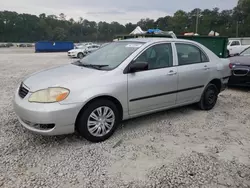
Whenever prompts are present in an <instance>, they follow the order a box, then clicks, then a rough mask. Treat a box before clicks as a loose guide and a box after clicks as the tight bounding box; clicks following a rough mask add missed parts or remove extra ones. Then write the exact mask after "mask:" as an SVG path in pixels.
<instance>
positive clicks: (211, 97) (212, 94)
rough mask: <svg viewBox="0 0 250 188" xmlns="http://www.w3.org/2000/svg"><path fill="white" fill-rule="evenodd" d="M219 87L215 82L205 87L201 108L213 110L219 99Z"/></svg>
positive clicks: (199, 104) (200, 102)
mask: <svg viewBox="0 0 250 188" xmlns="http://www.w3.org/2000/svg"><path fill="white" fill-rule="evenodd" d="M218 94H219V91H218V88H217V87H216V85H214V84H208V85H207V87H206V88H205V90H204V92H203V94H202V96H201V100H200V101H199V103H198V106H199V108H200V109H201V110H211V109H212V108H213V107H214V106H215V104H216V102H217V99H218Z"/></svg>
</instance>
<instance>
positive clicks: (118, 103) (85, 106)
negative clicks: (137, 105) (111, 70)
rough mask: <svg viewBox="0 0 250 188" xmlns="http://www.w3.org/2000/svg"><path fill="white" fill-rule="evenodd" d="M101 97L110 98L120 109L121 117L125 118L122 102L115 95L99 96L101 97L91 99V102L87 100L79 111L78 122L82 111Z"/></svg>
mask: <svg viewBox="0 0 250 188" xmlns="http://www.w3.org/2000/svg"><path fill="white" fill-rule="evenodd" d="M100 99H106V100H109V101H111V102H113V103H114V104H115V105H116V107H117V109H118V111H119V114H120V119H121V120H122V118H123V108H122V105H121V103H120V101H118V100H117V99H116V98H115V97H111V96H99V97H96V98H94V99H91V100H90V101H89V102H87V103H86V104H85V105H84V106H83V107H82V109H81V110H80V112H79V113H78V115H77V117H76V122H77V121H78V118H79V116H80V115H81V113H82V112H83V111H84V109H86V108H87V107H88V105H90V104H91V103H92V102H94V101H96V100H100Z"/></svg>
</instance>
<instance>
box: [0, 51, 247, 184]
mask: <svg viewBox="0 0 250 188" xmlns="http://www.w3.org/2000/svg"><path fill="white" fill-rule="evenodd" d="M71 61H73V60H71V59H69V58H68V57H67V54H66V53H41V54H36V53H34V49H32V48H27V49H17V48H9V49H0V88H1V90H0V91H1V97H0V118H1V119H0V187H6V188H7V187H8V188H11V187H13V188H14V187H32V188H34V187H53V188H55V187H60V188H64V187H65V188H66V187H71V188H76V187H93V188H98V187H212V188H216V187H221V188H224V187H250V92H249V91H247V90H246V89H227V90H226V91H224V92H223V93H221V94H220V96H219V99H218V103H217V105H216V106H215V108H214V109H213V110H211V111H208V112H207V111H200V110H197V109H196V108H195V107H194V106H187V107H182V108H178V109H173V110H168V111H164V112H160V113H156V114H153V115H148V116H146V117H141V118H137V119H134V120H129V121H126V122H124V123H123V125H122V126H121V127H119V129H118V130H117V131H116V132H115V134H114V135H113V136H112V137H111V138H110V139H109V140H107V141H105V142H103V143H98V144H93V143H89V142H87V141H86V140H84V139H82V138H80V137H79V136H77V135H75V134H73V135H66V136H57V137H44V136H39V135H34V134H32V133H30V132H28V131H26V130H24V129H23V128H22V127H21V125H20V123H19V122H18V121H17V118H16V116H15V114H14V112H13V107H12V103H11V100H12V98H13V94H14V91H15V89H16V87H17V86H18V84H19V83H20V81H22V79H23V78H24V77H25V76H27V75H28V74H30V73H33V72H35V71H38V70H41V69H45V68H49V67H53V66H57V65H61V64H67V63H70V62H71ZM83 76H84V75H83ZM41 81H42V80H41Z"/></svg>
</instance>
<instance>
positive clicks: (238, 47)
mask: <svg viewBox="0 0 250 188" xmlns="http://www.w3.org/2000/svg"><path fill="white" fill-rule="evenodd" d="M249 46H250V45H246V44H244V43H243V42H242V40H241V39H240V38H239V39H229V41H228V44H227V50H228V53H229V55H230V56H234V55H236V54H240V53H241V52H242V51H243V50H245V49H246V48H248V47H249Z"/></svg>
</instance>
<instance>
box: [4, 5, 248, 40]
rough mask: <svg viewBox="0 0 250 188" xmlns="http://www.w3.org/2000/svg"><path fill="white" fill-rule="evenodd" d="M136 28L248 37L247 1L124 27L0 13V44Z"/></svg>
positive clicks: (108, 35)
mask: <svg viewBox="0 0 250 188" xmlns="http://www.w3.org/2000/svg"><path fill="white" fill-rule="evenodd" d="M137 25H138V26H140V27H141V28H142V29H143V30H147V29H150V28H159V29H161V30H165V31H174V32H175V33H176V34H182V33H184V32H196V31H197V32H198V33H199V34H200V35H208V33H209V32H210V31H211V30H213V31H216V32H218V33H220V35H223V36H229V37H236V36H239V37H244V36H250V0H239V1H238V4H237V6H236V7H234V8H233V9H231V10H222V11H220V10H219V8H214V9H212V10H209V9H205V10H201V9H198V8H196V9H194V10H192V11H190V12H185V11H183V10H178V11H176V12H175V13H174V15H173V16H169V15H167V16H165V17H160V18H158V19H156V20H154V19H151V18H145V19H141V20H139V21H138V22H137V23H136V24H133V23H127V24H125V25H122V24H120V23H118V22H115V21H114V22H111V23H107V22H105V21H101V22H99V23H97V22H95V21H89V20H87V19H83V18H82V17H80V18H79V19H78V20H74V19H73V18H70V19H67V16H66V15H65V14H63V13H61V14H60V15H58V16H57V15H46V14H44V13H42V14H40V15H39V16H36V15H31V14H18V13H16V12H11V11H0V41H1V42H35V41H40V40H54V41H55V40H60V41H62V40H66V41H74V42H80V41H110V40H112V39H113V37H114V36H115V35H116V34H128V33H130V32H131V31H132V30H133V29H134V28H135V27H136V26H137Z"/></svg>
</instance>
